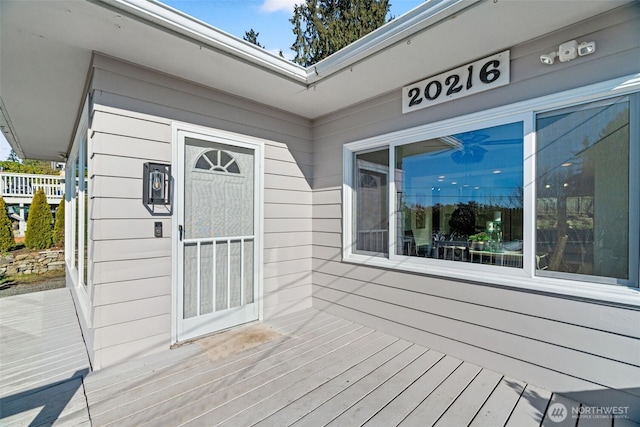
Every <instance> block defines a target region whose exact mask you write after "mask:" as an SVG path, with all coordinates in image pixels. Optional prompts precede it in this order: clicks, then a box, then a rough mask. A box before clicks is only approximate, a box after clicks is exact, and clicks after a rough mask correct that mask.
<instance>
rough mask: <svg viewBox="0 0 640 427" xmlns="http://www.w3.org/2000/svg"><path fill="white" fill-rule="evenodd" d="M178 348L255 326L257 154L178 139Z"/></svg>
mask: <svg viewBox="0 0 640 427" xmlns="http://www.w3.org/2000/svg"><path fill="white" fill-rule="evenodd" d="M177 150H178V151H177V162H176V163H177V165H178V171H177V174H176V176H175V177H176V181H177V185H176V188H177V194H176V201H177V211H176V220H177V223H178V227H177V228H178V230H177V231H178V233H177V234H178V236H177V238H178V244H177V252H178V253H177V257H176V258H177V268H176V269H175V271H176V276H177V277H176V282H177V289H176V292H177V295H176V296H177V298H176V299H175V301H176V304H177V307H176V311H175V313H176V314H177V325H176V326H177V328H176V329H177V331H176V332H177V336H176V338H177V341H184V340H187V339H190V338H194V337H198V336H201V335H205V334H209V333H212V332H215V331H219V330H222V329H226V328H230V327H233V326H236V325H240V324H243V323H247V322H251V321H254V320H256V319H258V316H259V309H258V301H259V296H258V289H259V286H258V277H259V275H258V274H257V273H258V271H257V270H256V267H257V262H256V260H257V259H258V252H257V251H258V248H259V244H258V243H259V242H258V241H257V239H258V227H259V224H260V222H259V218H258V212H259V211H258V210H257V207H258V203H259V199H258V194H259V191H258V190H259V178H260V176H259V175H260V169H259V161H258V160H259V157H260V151H259V150H260V147H259V146H256V145H252V144H249V143H246V142H239V141H234V140H231V139H229V138H225V137H215V134H214V135H205V134H201V133H194V132H187V131H178V144H177Z"/></svg>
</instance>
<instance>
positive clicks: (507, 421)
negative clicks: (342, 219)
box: [0, 290, 637, 427]
mask: <svg viewBox="0 0 640 427" xmlns="http://www.w3.org/2000/svg"><path fill="white" fill-rule="evenodd" d="M65 292H66V293H65ZM32 295H36V294H32ZM40 295H51V298H44V297H40V296H34V297H32V299H29V298H28V297H10V298H6V299H4V300H0V309H2V317H0V321H1V322H2V324H1V326H2V337H1V338H2V353H1V354H2V359H1V363H2V368H1V371H0V372H2V395H1V396H0V403H1V404H2V405H1V407H0V425H3V426H4V425H14V424H16V425H26V424H29V423H30V425H39V424H38V422H40V421H44V422H43V423H49V422H51V421H52V420H55V418H53V419H52V418H51V416H52V415H55V414H57V416H58V418H57V423H56V424H61V425H67V424H68V425H76V424H83V423H84V424H89V422H90V423H91V425H94V426H105V425H114V426H142V425H153V426H178V425H193V426H214V425H225V426H234V427H236V426H252V425H259V426H288V425H294V426H324V425H332V426H360V425H368V426H385V427H386V426H395V425H403V426H431V425H436V426H447V427H448V426H453V427H456V426H491V427H493V426H517V427H526V426H539V425H544V426H556V425H559V426H562V425H572V426H575V425H579V426H583V425H585V426H586V425H607V426H611V425H614V424H613V422H614V421H615V426H616V427H623V426H632V425H634V426H637V425H636V424H633V423H631V422H629V421H626V420H617V419H616V420H612V419H611V418H607V419H597V420H594V419H589V420H586V419H585V420H576V419H575V418H572V417H571V415H569V417H567V419H566V422H563V423H556V422H553V421H552V420H550V419H549V414H547V413H546V412H547V409H548V408H549V406H550V404H552V403H555V402H560V403H563V404H565V406H566V407H567V409H568V411H569V413H570V411H571V406H574V405H578V404H577V403H576V402H572V401H569V400H567V399H565V398H563V397H562V396H556V395H553V394H552V393H550V392H548V391H545V390H542V389H539V388H536V387H533V386H530V385H527V384H524V383H523V382H521V381H518V380H515V379H512V378H507V377H504V376H503V375H501V374H499V373H496V372H492V371H489V370H487V369H483V368H481V367H479V366H476V365H473V364H471V363H468V362H463V361H461V360H459V359H456V358H454V357H450V356H447V355H444V354H442V353H439V352H437V351H433V350H429V349H427V348H424V347H421V346H418V345H415V344H412V343H410V342H407V341H404V340H401V339H398V338H395V337H393V336H390V335H387V334H384V333H381V332H379V331H375V330H373V329H370V328H367V327H364V326H362V325H358V324H355V323H353V322H350V321H347V320H343V319H339V318H336V317H332V316H329V315H327V314H324V313H321V312H318V311H315V310H305V311H303V312H300V313H297V314H293V315H288V316H285V317H282V318H279V319H276V320H274V321H270V322H269V323H268V325H267V326H268V327H269V328H271V329H272V330H273V331H276V332H277V333H278V334H275V335H276V337H275V338H272V339H271V341H269V342H267V343H264V344H261V345H259V346H257V347H254V348H251V349H247V350H244V351H241V352H236V353H233V352H232V354H230V355H224V356H221V355H220V354H219V352H218V351H217V349H216V348H215V347H218V346H210V347H209V348H207V345H206V344H204V343H203V342H202V341H201V342H195V343H192V344H189V345H184V346H181V347H178V348H177V349H174V350H171V351H167V352H166V353H163V354H160V355H156V356H153V357H147V358H143V359H136V360H132V361H130V362H127V363H124V364H121V365H118V366H114V367H110V368H105V369H103V370H100V371H98V372H92V373H90V374H88V375H86V376H85V377H84V378H83V377H82V370H83V369H86V367H87V362H86V356H84V357H85V359H83V358H82V354H81V353H82V351H79V349H78V348H77V347H78V342H77V341H78V340H79V339H81V338H80V337H79V336H80V332H79V329H78V326H77V321H76V324H75V325H74V326H70V325H69V324H70V323H73V322H72V321H71V320H73V315H74V313H71V312H70V309H69V303H70V301H71V299H70V296H69V294H68V291H65V290H59V291H55V292H54V291H48V292H44V293H41V294H40ZM54 296H55V298H53V297H54ZM65 296H66V299H67V301H66V302H63V301H59V302H57V303H56V302H55V301H56V300H65V298H64V297H65ZM20 298H22V299H20ZM49 302H50V303H51V307H48V305H49V304H48V303H49ZM20 304H24V307H31V306H33V307H35V311H36V312H38V313H41V314H38V316H40V318H41V319H42V321H41V322H40V323H41V324H50V325H51V327H50V328H49V327H47V328H46V330H45V329H43V330H42V331H41V332H39V333H38V334H40V335H39V337H37V339H36V338H32V335H34V334H33V332H32V331H31V330H27V329H26V326H23V324H27V323H28V322H29V320H28V319H29V318H31V319H33V316H32V315H29V316H27V312H26V311H25V310H24V309H22V310H21V309H20V308H19V306H20ZM45 306H46V307H45ZM12 310H13V316H10V315H7V316H5V312H10V311H12ZM52 310H53V311H52ZM53 312H55V313H59V314H56V315H55V316H52V315H51V313H53ZM45 313H46V314H45ZM5 319H7V320H5ZM5 322H8V323H5ZM11 322H13V323H11ZM63 324H64V325H66V326H63ZM55 325H58V326H55ZM246 328H247V329H246V333H247V336H251V334H252V329H251V328H252V326H248V327H246ZM56 329H58V331H56ZM63 329H64V330H65V332H63V331H62V330H63ZM67 329H68V331H67ZM262 329H264V327H263V328H262ZM56 334H57V335H56ZM73 334H76V339H75V341H74V340H72V339H71V335H73ZM22 335H26V337H23V338H21V336H22ZM220 337H222V338H224V336H220ZM29 340H31V341H29ZM52 341H54V342H58V343H60V342H64V343H67V345H65V346H60V345H58V346H57V350H58V351H53V350H52V349H53V348H54V347H55V346H54V347H50V346H45V345H44V343H45V342H48V343H51V342H52ZM27 342H30V344H28V345H24V344H25V343H27ZM40 342H42V343H43V344H39V343H40ZM36 343H38V344H36ZM6 344H9V346H7V345H6ZM8 347H13V349H9V350H8V349H7V348H8ZM53 353H56V354H57V353H60V356H57V357H54V356H53ZM62 354H66V356H64V357H62ZM48 372H50V373H48ZM79 373H80V374H79ZM44 394H46V395H47V398H46V399H44V400H42V399H41V398H40V395H44ZM85 397H86V400H85ZM43 402H44V403H43ZM48 402H51V403H50V404H51V408H55V410H49V411H48V412H47V411H46V410H47V408H48V406H47V405H49V403H48ZM83 404H84V405H88V413H87V409H86V406H84V407H83ZM42 406H44V409H43V408H42ZM44 412H46V414H45V415H42V413H44ZM89 415H90V419H89ZM34 419H35V421H31V420H34ZM41 424H42V423H41Z"/></svg>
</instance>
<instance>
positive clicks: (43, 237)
mask: <svg viewBox="0 0 640 427" xmlns="http://www.w3.org/2000/svg"><path fill="white" fill-rule="evenodd" d="M52 222H53V215H51V207H49V203H47V196H45V194H44V190H43V189H42V188H41V189H39V190H38V191H36V194H34V195H33V200H32V201H31V208H30V209H29V218H28V219H27V231H26V233H25V236H24V237H25V238H24V244H25V246H26V247H27V248H31V249H47V248H50V247H51V245H52V242H53V239H52V235H53V231H52V229H51V223H52Z"/></svg>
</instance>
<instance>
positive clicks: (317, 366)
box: [193, 332, 404, 426]
mask: <svg viewBox="0 0 640 427" xmlns="http://www.w3.org/2000/svg"><path fill="white" fill-rule="evenodd" d="M398 342H399V341H398V339H397V338H394V337H391V336H389V335H385V334H383V333H381V332H374V333H372V334H369V335H368V336H366V337H364V338H363V339H361V340H358V341H357V342H353V343H350V344H349V345H347V346H344V347H341V348H339V349H336V350H335V351H333V352H331V353H328V354H326V355H325V356H322V357H321V358H320V359H317V360H314V361H313V362H312V363H309V364H306V365H304V366H302V367H300V368H298V369H296V370H293V371H291V372H289V373H287V374H286V375H283V376H281V377H280V378H277V379H275V380H274V381H272V382H270V383H267V384H264V385H261V386H260V387H257V388H255V389H253V390H251V391H250V392H248V393H246V394H244V395H243V396H242V398H241V399H234V400H231V401H228V402H226V403H224V404H223V405H221V406H219V407H218V408H216V409H214V410H212V411H210V412H208V413H206V414H203V415H202V416H201V417H198V418H195V419H194V420H193V425H198V424H202V423H204V424H207V425H217V424H223V423H229V424H230V425H241V426H244V425H252V424H255V423H256V422H258V421H260V419H261V418H262V416H261V414H263V413H265V412H266V413H268V411H273V410H274V409H276V408H278V407H282V406H284V405H286V404H287V403H288V402H289V400H290V399H291V397H296V396H299V395H300V394H303V393H304V392H305V391H306V390H308V389H310V388H311V389H312V388H316V387H318V385H320V384H323V383H325V382H327V381H329V380H331V379H333V378H335V377H336V376H338V375H340V373H342V372H344V371H345V370H346V369H348V368H349V367H350V366H353V365H354V364H357V363H358V362H360V361H362V360H364V359H366V358H368V357H371V356H372V355H373V354H375V353H378V352H380V351H382V350H383V349H385V348H389V347H394V344H397V343H398ZM400 345H401V346H402V343H400ZM403 347H404V346H403ZM300 388H302V390H300ZM247 402H255V403H256V404H254V405H247Z"/></svg>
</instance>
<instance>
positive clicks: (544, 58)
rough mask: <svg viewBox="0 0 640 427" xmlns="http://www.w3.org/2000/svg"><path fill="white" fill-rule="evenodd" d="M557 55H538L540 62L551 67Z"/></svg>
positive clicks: (552, 53)
mask: <svg viewBox="0 0 640 427" xmlns="http://www.w3.org/2000/svg"><path fill="white" fill-rule="evenodd" d="M556 56H557V54H556V53H555V52H551V53H548V54H546V55H540V61H541V62H542V63H543V64H547V65H553V63H554V61H555V59H556Z"/></svg>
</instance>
